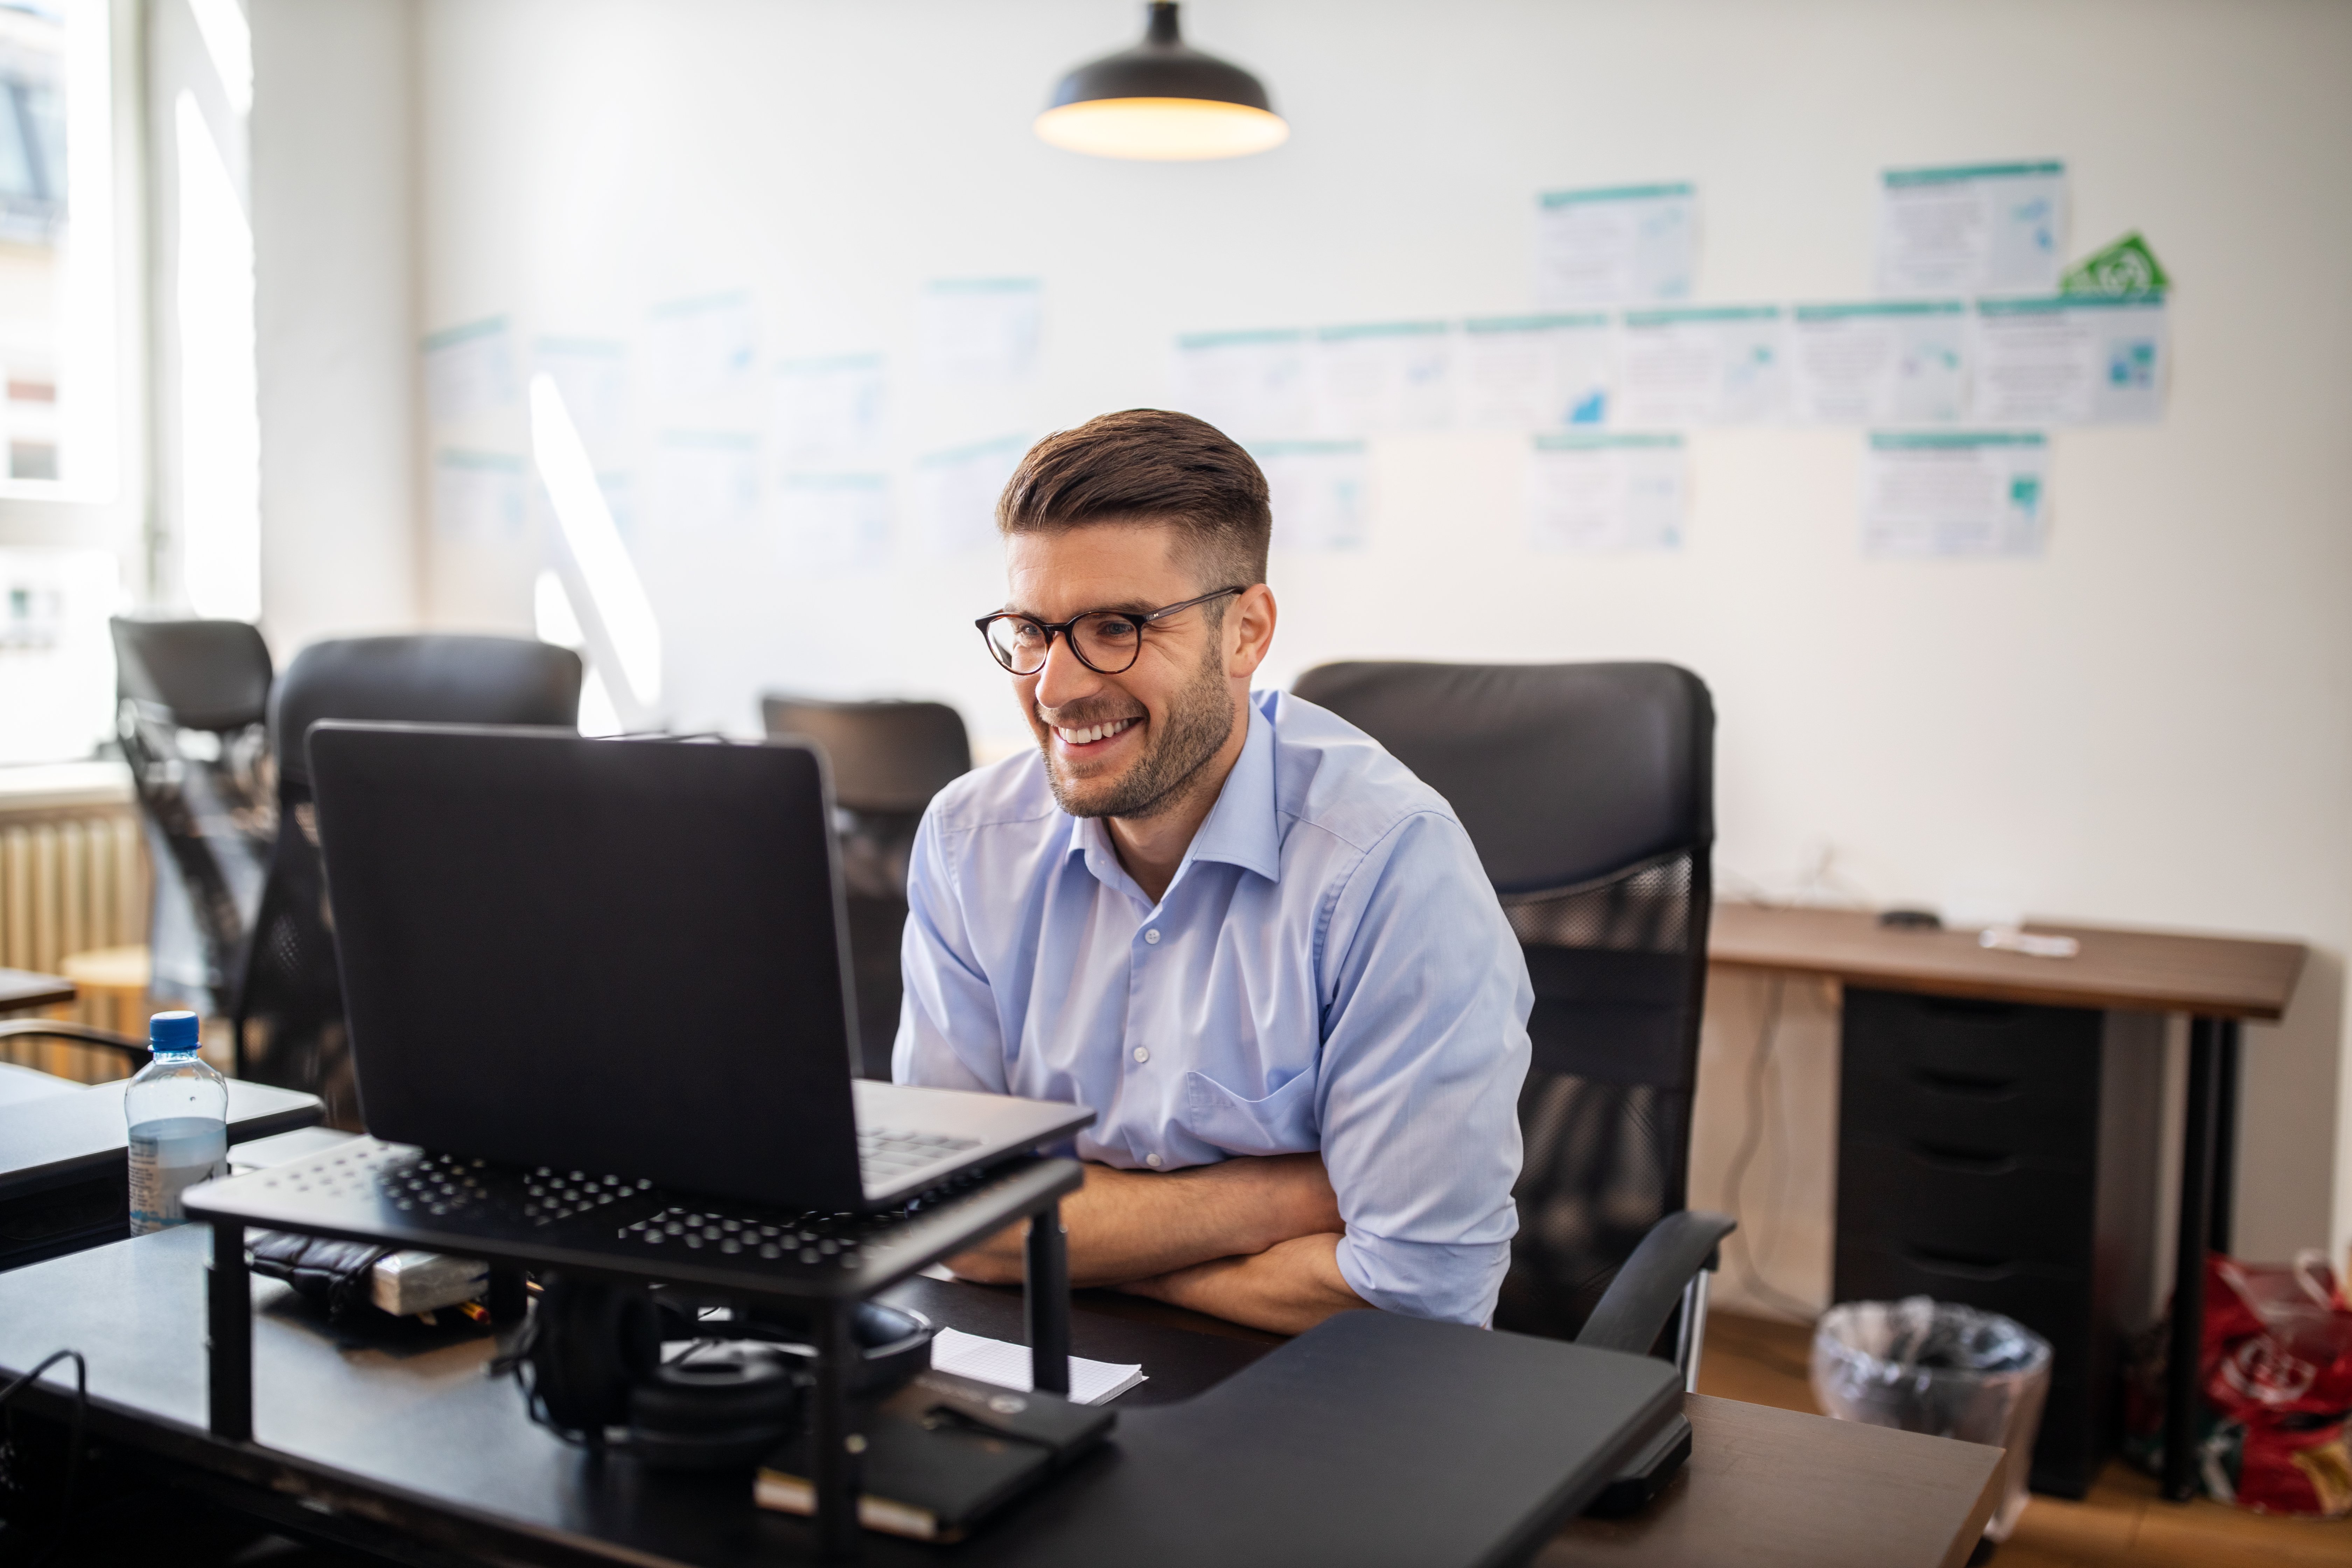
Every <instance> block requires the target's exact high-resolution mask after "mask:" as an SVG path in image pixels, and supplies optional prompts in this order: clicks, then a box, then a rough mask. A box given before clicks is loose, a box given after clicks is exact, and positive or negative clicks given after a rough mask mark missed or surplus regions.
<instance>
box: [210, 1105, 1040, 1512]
mask: <svg viewBox="0 0 2352 1568" xmlns="http://www.w3.org/2000/svg"><path fill="white" fill-rule="evenodd" d="M1083 1180H1084V1173H1083V1172H1082V1171H1081V1169H1080V1167H1079V1165H1078V1163H1077V1162H1076V1161H1075V1160H1063V1159H1045V1158H1040V1157H1036V1156H1028V1157H1024V1158H1023V1159H1021V1160H1018V1161H1015V1162H1013V1163H1010V1164H1006V1165H1000V1166H997V1167H995V1168H994V1169H993V1170H991V1171H988V1172H986V1173H982V1174H980V1175H977V1176H970V1177H965V1178H961V1179H959V1180H957V1181H955V1182H951V1183H950V1184H948V1185H946V1186H944V1187H941V1188H939V1189H935V1190H934V1191H932V1192H931V1193H929V1194H924V1195H923V1196H921V1197H919V1198H918V1199H916V1200H914V1201H913V1202H912V1203H911V1204H910V1205H908V1208H906V1209H904V1210H899V1211H893V1212H891V1213H889V1214H886V1215H809V1214H803V1213H798V1212H788V1211H784V1210H781V1209H776V1208H772V1207H765V1206H762V1205H758V1204H751V1203H738V1202H733V1201H731V1200H725V1199H716V1198H709V1197H702V1196H698V1195H691V1194H676V1193H668V1192H664V1191H662V1190H661V1189H658V1188H656V1187H655V1186H654V1185H653V1184H651V1183H650V1182H644V1181H632V1180H628V1179H626V1178H624V1177H620V1176H610V1175H603V1174H598V1173H587V1172H582V1171H554V1170H549V1169H545V1168H541V1169H539V1170H523V1169H519V1168H515V1167H507V1166H498V1165H492V1164H488V1163H485V1162H483V1161H479V1160H467V1159H463V1158H459V1157H457V1156H454V1155H446V1154H431V1153H427V1152H425V1151H423V1150H420V1149H415V1148H410V1147H407V1146H405V1145H403V1144H396V1143H383V1142H376V1141H375V1140H373V1139H371V1138H355V1139H353V1140H352V1141H351V1142H348V1143H344V1144H340V1145H338V1146H337V1147H335V1148H333V1149H329V1150H325V1151H322V1152H320V1153H318V1154H315V1155H312V1156H311V1157H310V1158H309V1159H307V1160H300V1161H296V1162H294V1163H290V1164H286V1165H278V1166H274V1167H272V1168H270V1169H268V1170H265V1171H257V1172H254V1173H251V1174H248V1175H243V1176H232V1177H230V1178H228V1179H227V1180H226V1181H218V1182H212V1183H209V1184H205V1185H204V1186H203V1187H200V1188H196V1189H193V1190H191V1191H190V1193H189V1194H188V1198H187V1208H188V1214H189V1216H190V1217H191V1218H192V1219H194V1220H197V1221H200V1222H203V1223H205V1224H208V1225H210V1226H212V1232H213V1245H212V1262H211V1264H210V1266H209V1268H208V1275H209V1278H208V1280H207V1288H206V1292H205V1316H206V1326H207V1341H206V1343H207V1357H208V1360H207V1365H206V1373H207V1376H208V1378H209V1380H210V1390H209V1392H210V1422H211V1426H212V1431H213V1434H214V1436H217V1437H222V1438H226V1439H228V1440H231V1441H235V1442H251V1441H252V1439H253V1306H252V1300H253V1297H252V1289H251V1286H250V1283H249V1281H248V1278H247V1268H246V1260H245V1232H246V1228H247V1226H257V1227H261V1228H265V1229H269V1230H286V1231H296V1232H299V1233H301V1234H304V1235H309V1236H322V1237H333V1238H336V1239H339V1240H344V1241H364V1242H376V1243H380V1244H383V1245H384V1246H389V1247H416V1248H421V1249H423V1250H426V1251H431V1252H446V1253H454V1254H457V1256H459V1257H464V1258H481V1259H483V1260H484V1261H486V1262H488V1264H489V1266H490V1296H489V1309H490V1315H491V1318H492V1320H493V1321H496V1322H499V1323H515V1322H519V1321H521V1320H522V1318H523V1317H524V1315H525V1313H526V1310H527V1300H526V1297H525V1292H524V1287H523V1270H524V1269H526V1268H549V1269H561V1270H562V1271H564V1272H567V1273H574V1274H582V1275H593V1276H601V1277H603V1278H606V1279H629V1280H638V1281H643V1282H646V1283H653V1284H663V1285H671V1286H677V1287H684V1288H688V1289H695V1288H699V1289H707V1290H711V1291H717V1292H723V1293H725V1294H726V1295H728V1296H730V1297H734V1298H741V1299H745V1300H750V1301H753V1302H757V1301H760V1300H771V1301H779V1302H792V1303H793V1304H794V1305H795V1306H796V1307H798V1308H799V1309H801V1310H805V1311H807V1312H808V1313H809V1314H810V1316H811V1318H812V1319H813V1320H814V1347H815V1350H816V1352H817V1355H816V1390H815V1418H814V1423H813V1427H812V1431H813V1436H814V1440H815V1442H814V1447H815V1456H816V1463H815V1466H814V1468H815V1471H816V1474H815V1475H814V1478H812V1479H814V1481H815V1483H816V1529H817V1541H818V1543H819V1547H820V1549H821V1550H822V1551H823V1552H824V1555H825V1556H827V1557H830V1558H845V1557H850V1556H854V1555H856V1551H857V1544H858V1524H857V1494H858V1485H857V1475H856V1470H857V1455H858V1454H859V1453H860V1452H862V1451H863V1450H864V1447H865V1442H864V1439H863V1437H862V1436H860V1435H859V1434H857V1433H856V1432H855V1431H853V1430H852V1428H851V1413H850V1405H849V1398H848V1388H849V1381H850V1371H851V1363H852V1359H853V1358H854V1357H855V1356H856V1353H857V1352H856V1345H855V1343H854V1342H853V1341H852V1339H851V1337H850V1330H851V1318H852V1315H853V1313H854V1311H855V1309H856V1305H857V1303H858V1302H860V1301H862V1300H866V1298H867V1297H869V1296H872V1295H874V1294H875V1293H876V1292H877V1291H881V1290H885V1289H888V1288H889V1287H891V1286H892V1285H895V1284H897V1283H898V1281H900V1280H902V1279H906V1278H908V1276H909V1275H912V1274H914V1273H915V1272H916V1271H917V1270H919V1269H920V1268H924V1267H926V1266H927V1265H929V1264H931V1263H935V1262H937V1261H939V1260H940V1258H946V1257H949V1256H950V1255H951V1254H954V1253H956V1252H960V1251H961V1250H963V1249H964V1248H965V1247H969V1246H971V1244H972V1243H973V1242H975V1241H978V1240H980V1239H981V1238H982V1237H986V1236H990V1235H992V1234H993V1233H995V1232H996V1231H999V1230H1002V1229H1003V1228H1004V1227H1005V1226H1009V1225H1012V1224H1013V1223H1015V1222H1016V1221H1019V1220H1021V1219H1024V1218H1032V1219H1035V1220H1038V1221H1040V1222H1042V1223H1038V1224H1033V1225H1032V1226H1030V1227H1029V1243H1028V1269H1027V1282H1026V1289H1025V1300H1024V1308H1025V1316H1026V1322H1027V1326H1028V1340H1029V1353H1030V1366H1031V1372H1032V1375H1033V1377H1034V1382H1035V1386H1036V1387H1037V1388H1038V1389H1039V1390H1040V1391H1042V1392H1045V1393H1049V1394H1067V1393H1068V1392H1069V1386H1070V1385H1069V1367H1070V1363H1069V1355H1070V1328H1069V1304H1070V1298H1069V1263H1068V1254H1067V1250H1066V1242H1065V1240H1064V1237H1063V1234H1062V1226H1061V1199H1062V1197H1063V1195H1064V1194H1067V1193H1071V1192H1075V1191H1076V1190H1077V1188H1078V1186H1079V1185H1080V1184H1081V1183H1082V1182H1083Z"/></svg>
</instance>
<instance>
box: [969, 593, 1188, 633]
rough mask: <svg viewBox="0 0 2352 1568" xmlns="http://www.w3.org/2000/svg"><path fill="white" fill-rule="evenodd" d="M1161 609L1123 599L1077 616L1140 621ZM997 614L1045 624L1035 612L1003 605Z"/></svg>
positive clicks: (1091, 606) (1095, 607)
mask: <svg viewBox="0 0 2352 1568" xmlns="http://www.w3.org/2000/svg"><path fill="white" fill-rule="evenodd" d="M1162 607H1163V606H1161V605H1148V604H1145V603H1144V602H1143V601H1142V600H1141V599H1123V600H1121V601H1119V602H1118V604H1114V605H1089V606H1087V608H1086V609H1083V610H1080V611H1079V612H1078V614H1079V615H1081V616H1097V615H1116V616H1134V617H1135V618H1136V619H1138V620H1141V619H1142V618H1143V617H1144V616H1148V615H1150V614H1151V612H1152V611H1154V610H1157V609H1160V608H1162ZM997 614H999V615H1001V616H1026V617H1028V618H1029V619H1030V620H1033V621H1035V622H1037V623H1038V624H1039V625H1040V626H1043V625H1045V624H1046V623H1045V616H1042V615H1040V614H1038V613H1037V612H1036V611H1034V610H1023V609H1016V608H1014V607H1013V605H1005V606H1004V608H1003V609H1002V610H999V611H998V612H997Z"/></svg>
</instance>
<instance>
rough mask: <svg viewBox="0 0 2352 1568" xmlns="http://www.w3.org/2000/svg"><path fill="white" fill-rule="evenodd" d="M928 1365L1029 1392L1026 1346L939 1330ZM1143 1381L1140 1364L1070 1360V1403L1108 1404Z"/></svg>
mask: <svg viewBox="0 0 2352 1568" xmlns="http://www.w3.org/2000/svg"><path fill="white" fill-rule="evenodd" d="M931 1364H932V1365H933V1366H935V1367H938V1368H939V1369H940V1371H941V1372H952V1373H959V1374H960V1375H961V1376H964V1377H976V1378H978V1379H980V1380H981V1381H982V1383H992V1384H997V1385H998V1386H999V1387H1001V1388H1017V1389H1020V1390H1021V1391H1023V1392H1024V1393H1026V1392H1028V1389H1029V1381H1030V1380H1029V1347H1028V1346H1027V1345H1016V1344H1008V1343H1006V1342H1004V1341H1003V1340H986V1339H982V1338H981V1337H980V1336H979V1335H978V1334H967V1333H965V1332H964V1331H962V1330H961V1329H941V1330H940V1331H939V1335H938V1337H937V1338H935V1339H934V1340H932V1341H931ZM1143 1381H1144V1377H1143V1367H1142V1365H1141V1363H1137V1364H1136V1365H1133V1366H1120V1365H1118V1363H1114V1362H1107V1361H1088V1360H1087V1359H1086V1358H1085V1357H1083V1356H1072V1357H1071V1358H1070V1402H1071V1403H1072V1404H1074V1405H1107V1404H1108V1403H1109V1402H1110V1401H1112V1400H1114V1399H1117V1398H1118V1396H1119V1395H1120V1394H1125V1393H1126V1392H1127V1391H1128V1390H1129V1389H1130V1388H1133V1387H1134V1386H1135V1385H1136V1384H1139V1383H1141V1382H1143Z"/></svg>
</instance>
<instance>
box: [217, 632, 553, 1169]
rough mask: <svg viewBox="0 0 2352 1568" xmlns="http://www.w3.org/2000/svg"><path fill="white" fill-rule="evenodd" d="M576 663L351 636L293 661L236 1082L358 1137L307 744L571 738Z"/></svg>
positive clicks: (428, 641)
mask: <svg viewBox="0 0 2352 1568" xmlns="http://www.w3.org/2000/svg"><path fill="white" fill-rule="evenodd" d="M580 680H581V668H580V656H579V655H577V654H575V653H573V652H572V651H571V650H570V649H569V648H561V647H554V646H552V645H551V644H548V643H542V642H533V641H530V640H527V639H524V638H520V637H351V638H346V639H342V640H340V641H334V642H322V643H314V644H312V645H311V646H310V647H307V648H305V649H303V650H302V652H301V653H300V654H299V655H298V656H296V658H295V659H294V662H293V663H292V664H290V665H289V666H287V668H286V674H285V675H284V677H283V678H282V679H279V681H278V687H277V689H276V690H275V691H274V692H272V693H271V695H270V702H269V732H270V737H271V742H272V746H273V749H274V751H275V752H276V755H277V758H278V839H277V844H276V846H275V847H274V849H273V851H272V853H271V856H270V859H269V876H268V882H267V884H266V886H265V887H264V889H263V892H262V898H261V910H260V914H259V917H258V919H257V921H256V923H255V928H254V940H253V942H252V944H251V948H250V950H249V956H248V958H247V963H246V968H245V973H244V977H243V983H242V984H240V985H239V986H238V988H237V1005H236V1015H235V1017H236V1064H237V1067H236V1070H237V1075H238V1076H239V1077H241V1078H250V1079H257V1080H258V1081H260V1082H263V1083H271V1084H276V1085H278V1086H279V1087H280V1088H284V1089H302V1090H304V1091H306V1092H308V1093H310V1094H315V1095H317V1096H319V1097H320V1099H321V1100H325V1101H326V1102H327V1119H328V1121H331V1123H333V1124H334V1125H336V1126H338V1127H346V1128H357V1127H358V1126H359V1104H358V1100H357V1098H356V1097H355V1095H354V1094H353V1091H352V1076H351V1054H350V1048H349V1045H348V1042H347V1040H346V1038H345V1026H344V1022H343V993H342V984H341V979H340V977H339V976H338V975H337V973H336V970H335V949H334V939H333V937H332V934H331V931H332V926H331V922H330V921H329V919H328V915H327V907H326V885H325V879H324V876H323V873H322V872H321V870H320V860H319V832H318V822H317V818H316V816H315V814H314V812H313V809H312V806H311V792H310V763H309V759H308V757H307V755H306V754H305V752H304V751H303V739H304V737H305V736H306V735H307V734H308V733H309V732H310V726H311V725H312V724H315V723H317V722H318V721H320V720H321V719H378V720H407V721H415V722H420V723H446V724H530V725H544V726H547V727H550V728H561V729H566V730H570V729H574V728H576V727H577V725H578V722H579V713H580Z"/></svg>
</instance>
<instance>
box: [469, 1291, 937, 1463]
mask: <svg viewBox="0 0 2352 1568" xmlns="http://www.w3.org/2000/svg"><path fill="white" fill-rule="evenodd" d="M933 1333H934V1330H933V1329H932V1327H931V1324H930V1322H929V1321H928V1320H927V1319H925V1318H924V1317H923V1316H922V1315H921V1314H920V1313H918V1312H908V1311H903V1310H898V1309H897V1308H892V1307H885V1306H882V1305H880V1304H879V1303H877V1302H873V1301H866V1302H861V1303H859V1305H858V1308H857V1315H856V1320H855V1322H854V1328H853V1338H854V1339H855V1341H856V1344H857V1346H858V1349H859V1357H858V1363H857V1365H856V1368H854V1369H853V1371H852V1373H851V1375H850V1379H849V1384H850V1392H851V1394H853V1396H855V1397H859V1398H868V1397H874V1396H876V1395H878V1394H887V1393H889V1392H891V1391H892V1390H895V1389H896V1388H898V1386H899V1385H901V1384H904V1383H906V1382H907V1380H908V1379H909V1378H911V1377H913V1376H914V1375H915V1374H916V1373H919V1372H921V1371H923V1370H925V1369H926V1368H928V1367H929V1365H930V1362H931V1356H930V1345H931V1336H932V1334H933ZM809 1337H810V1336H809V1334H808V1332H807V1329H806V1327H805V1325H804V1324H803V1323H801V1322H797V1321H793V1319H792V1318H791V1317H790V1316H789V1315H787V1314H784V1313H781V1312H777V1311H775V1310H772V1309H771V1310H766V1311H763V1312H761V1313H758V1314H756V1315H755V1314H752V1313H746V1312H740V1311H739V1312H736V1313H734V1314H733V1315H731V1316H730V1318H729V1319H728V1320H726V1321H709V1322H703V1321H697V1319H696V1317H695V1315H694V1313H693V1312H692V1311H691V1310H688V1309H682V1308H680V1307H678V1306H677V1305H674V1304H672V1303H671V1302H669V1301H666V1300H660V1299H659V1298H657V1297H656V1295H655V1294H654V1293H653V1292H652V1291H651V1290H649V1289H647V1288H646V1287H645V1286H643V1285H635V1284H625V1283H616V1282H614V1281H610V1280H604V1279H581V1278H574V1277H572V1276H567V1275H562V1274H550V1275H548V1276H547V1277H545V1278H544V1279H542V1281H541V1289H540V1293H539V1299H538V1301H537V1303H536V1304H535V1306H534V1307H533V1308H532V1311H531V1318H530V1323H529V1324H527V1325H526V1326H525V1328H524V1330H523V1333H522V1337H521V1338H520V1339H519V1340H518V1341H516V1342H515V1343H514V1346H513V1348H512V1349H511V1350H509V1352H507V1353H506V1354H505V1355H504V1356H503V1357H501V1358H500V1360H499V1363H498V1367H497V1369H498V1370H499V1371H508V1372H512V1373H514V1375H515V1378H516V1380H517V1381H518V1382H519V1383H520V1384H521V1385H522V1388H523V1394H524V1398H525V1400H526V1402H527V1407H528V1408H529V1410H530V1416H531V1419H532V1420H534V1421H536V1422H538V1423H539V1424H540V1425H541V1426H546V1427H547V1428H548V1429H549V1430H551V1431H552V1432H554V1433H555V1434H556V1435H557V1436H561V1437H562V1438H564V1439H565V1440H566V1441H568V1442H574V1443H583V1444H587V1445H590V1446H592V1447H618V1448H621V1449H624V1450H625V1451H626V1452H628V1453H631V1454H634V1455H635V1456H636V1457H637V1458H639V1459H641V1460H642V1461H644V1462H645V1463H646V1464H648V1465H654V1466H658V1467H661V1468H673V1469H707V1468H723V1467H728V1466H736V1465H749V1464H751V1463H753V1462H755V1461H757V1460H758V1459H759V1458H760V1457H761V1455H762V1454H764V1453H766V1452H768V1450H770V1449H771V1448H772V1447H775V1446H776V1445H777V1444H778V1443H780V1442H782V1440H783V1439H784V1438H786V1437H788V1436H792V1434H793V1432H794V1431H796V1430H797V1429H798V1425H799V1417H800V1405H801V1398H802V1391H803V1388H804V1387H805V1386H806V1385H807V1384H809V1383H810V1382H812V1381H813V1380H814V1375H815V1365H814V1363H815V1352H814V1351H813V1350H811V1348H810V1347H809V1345H808V1343H807V1341H808V1339H809ZM679 1340H688V1341H692V1343H691V1344H689V1345H688V1347H687V1348H686V1349H685V1350H684V1351H682V1352H678V1353H677V1354H675V1355H672V1356H670V1357H668V1358H667V1359H664V1357H663V1355H662V1346H663V1344H664V1342H677V1341H679ZM615 1428H619V1429H622V1430H623V1431H624V1432H625V1436H622V1437H620V1438H619V1439H617V1440H615V1439H614V1437H613V1436H612V1433H613V1432H614V1429H615Z"/></svg>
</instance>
